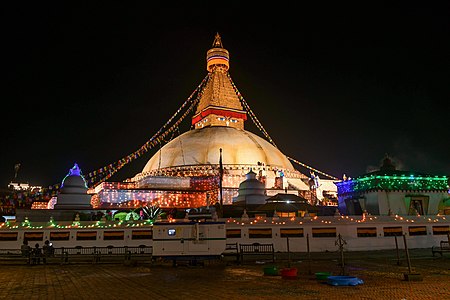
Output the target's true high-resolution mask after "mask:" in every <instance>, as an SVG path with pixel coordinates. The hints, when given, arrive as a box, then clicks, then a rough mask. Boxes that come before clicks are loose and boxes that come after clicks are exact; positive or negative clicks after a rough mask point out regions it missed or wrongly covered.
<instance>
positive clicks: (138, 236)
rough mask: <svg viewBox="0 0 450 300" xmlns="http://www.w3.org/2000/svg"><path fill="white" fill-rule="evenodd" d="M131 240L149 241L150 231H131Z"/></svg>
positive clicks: (150, 237)
mask: <svg viewBox="0 0 450 300" xmlns="http://www.w3.org/2000/svg"><path fill="white" fill-rule="evenodd" d="M131 239H132V240H151V239H152V231H151V230H133V231H132V232H131Z"/></svg>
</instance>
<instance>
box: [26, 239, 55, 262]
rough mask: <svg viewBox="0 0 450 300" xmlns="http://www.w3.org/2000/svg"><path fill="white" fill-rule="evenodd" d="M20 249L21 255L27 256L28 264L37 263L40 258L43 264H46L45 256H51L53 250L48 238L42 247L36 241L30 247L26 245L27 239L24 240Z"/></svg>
mask: <svg viewBox="0 0 450 300" xmlns="http://www.w3.org/2000/svg"><path fill="white" fill-rule="evenodd" d="M20 250H21V252H22V256H23V257H26V258H28V264H30V265H39V264H40V263H41V259H42V263H43V264H47V258H49V257H52V256H53V255H54V252H55V249H54V248H53V245H52V243H50V241H49V240H46V241H45V242H44V245H43V246H42V248H40V247H39V243H36V244H35V245H34V248H32V247H31V246H30V245H28V241H27V240H24V241H23V244H22V246H21V248H20Z"/></svg>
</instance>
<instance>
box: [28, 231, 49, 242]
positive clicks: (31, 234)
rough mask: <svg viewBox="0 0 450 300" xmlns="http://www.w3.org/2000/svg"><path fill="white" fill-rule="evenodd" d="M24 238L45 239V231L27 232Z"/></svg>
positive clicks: (30, 239) (31, 239)
mask: <svg viewBox="0 0 450 300" xmlns="http://www.w3.org/2000/svg"><path fill="white" fill-rule="evenodd" d="M23 239H24V240H26V241H42V240H43V239H44V233H43V232H25V234H24V235H23Z"/></svg>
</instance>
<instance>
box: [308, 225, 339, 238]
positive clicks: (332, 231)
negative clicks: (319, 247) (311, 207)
mask: <svg viewBox="0 0 450 300" xmlns="http://www.w3.org/2000/svg"><path fill="white" fill-rule="evenodd" d="M312 236H313V237H336V227H324V228H313V229H312Z"/></svg>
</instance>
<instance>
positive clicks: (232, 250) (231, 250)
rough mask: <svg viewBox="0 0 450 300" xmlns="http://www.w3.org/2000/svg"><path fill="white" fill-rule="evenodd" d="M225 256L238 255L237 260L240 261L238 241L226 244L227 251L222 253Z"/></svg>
mask: <svg viewBox="0 0 450 300" xmlns="http://www.w3.org/2000/svg"><path fill="white" fill-rule="evenodd" d="M222 255H223V256H234V257H236V262H237V263H239V257H240V254H239V247H238V243H229V244H226V245H225V251H224V252H223V253H222Z"/></svg>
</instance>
